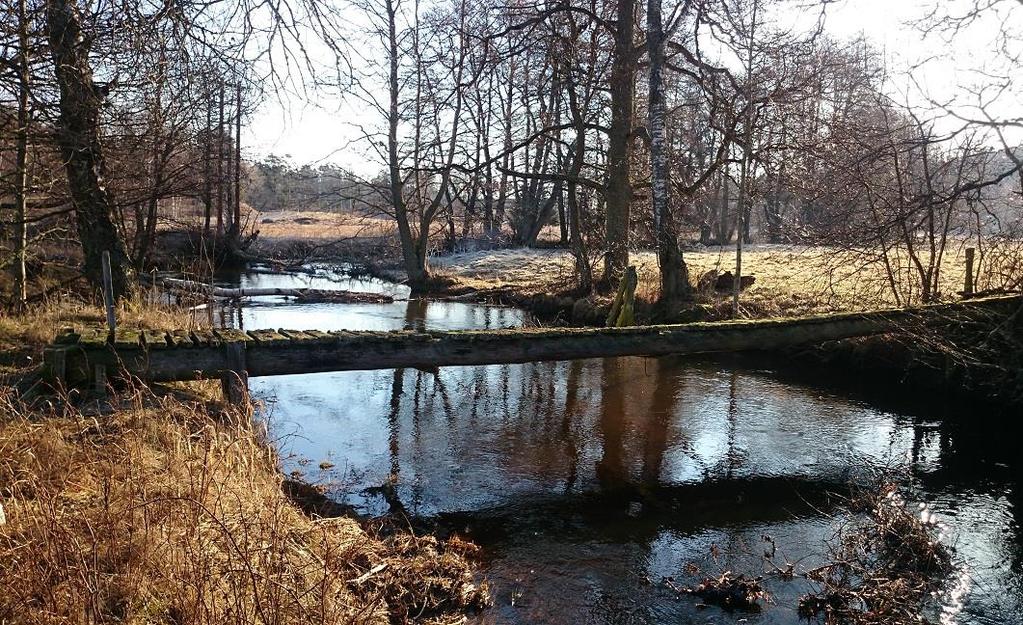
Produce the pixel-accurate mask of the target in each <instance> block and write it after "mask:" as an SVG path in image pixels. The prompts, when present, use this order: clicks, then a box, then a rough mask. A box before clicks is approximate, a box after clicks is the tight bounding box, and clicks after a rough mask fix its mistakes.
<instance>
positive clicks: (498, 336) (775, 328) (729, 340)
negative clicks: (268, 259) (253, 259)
mask: <svg viewBox="0 0 1023 625" xmlns="http://www.w3.org/2000/svg"><path fill="white" fill-rule="evenodd" d="M1020 301H1021V300H1020V296H1010V297H991V298H982V299H975V300H969V301H964V302H959V303H955V304H944V305H936V306H928V307H922V308H916V309H907V310H884V311H875V312H868V313H848V314H833V315H826V316H816V317H801V318H786V319H763V320H753V321H723V322H713V323H689V324H679V325H654V326H633V327H625V328H514V329H503V330H487V331H481V330H464V331H394V332H350V331H336V332H322V331H319V330H305V331H299V330H283V329H282V330H249V331H241V330H233V329H215V330H190V331H189V330H172V331H165V330H159V331H158V330H122V329H120V328H118V329H117V332H116V334H115V335H114V336H110V335H109V334H108V332H107V331H106V329H105V328H91V329H83V330H76V329H67V330H64V331H62V332H61V334H59V335H58V336H57V338H56V340H55V342H54V343H53V344H52V345H51V346H49V347H48V348H47V349H46V353H45V357H44V359H45V362H46V365H47V371H48V372H49V375H50V376H51V379H53V381H54V382H58V383H61V384H65V385H68V386H83V385H89V384H95V385H96V386H97V389H99V390H101V389H102V388H105V386H106V376H107V373H108V372H112V373H121V374H122V375H123V374H128V375H131V376H134V377H136V378H139V379H142V380H144V381H151V382H166V381H177V380H197V379H204V378H219V379H221V380H222V382H223V384H224V391H225V393H226V395H227V396H228V398H229V399H230V400H232V401H235V400H241V399H243V398H244V394H245V389H246V386H247V379H248V376H250V375H252V376H264V375H287V374H295V373H316V372H323V371H349V370H356V369H391V368H398V367H417V368H431V369H432V368H434V367H442V366H449V365H489V364H505V363H522V362H533V361H545V360H546V361H550V360H574V359H581V358H602V357H614V356H661V355H669V354H692V353H710V352H734V351H751V350H776V349H781V348H788V347H795V346H799V345H807V344H814V343H822V342H826V341H832V340H839V339H846V338H852V337H858V336H866V335H872V334H879V333H884V332H890V331H893V330H897V329H898V328H899V327H901V326H903V325H904V324H906V323H907V322H909V321H911V320H913V319H919V318H921V317H927V316H933V317H934V318H943V317H954V316H956V315H961V314H963V313H965V312H969V311H974V312H977V311H989V312H997V311H1011V310H1013V309H1014V308H1013V307H1015V306H1019V305H1020Z"/></svg>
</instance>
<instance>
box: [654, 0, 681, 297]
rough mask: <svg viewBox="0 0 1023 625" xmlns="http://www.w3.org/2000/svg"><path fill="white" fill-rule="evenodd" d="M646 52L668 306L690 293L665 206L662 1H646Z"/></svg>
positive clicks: (656, 202)
mask: <svg viewBox="0 0 1023 625" xmlns="http://www.w3.org/2000/svg"><path fill="white" fill-rule="evenodd" d="M646 19H647V53H648V55H649V56H650V79H649V89H648V95H647V98H648V99H647V116H648V121H647V123H648V126H649V129H650V187H651V205H652V207H653V213H654V215H653V216H654V231H655V232H656V234H657V259H658V261H659V264H660V270H661V304H662V306H665V307H667V308H668V309H670V308H672V307H674V306H675V305H676V304H677V302H678V300H679V299H680V298H681V297H682V296H684V295H686V294H688V292H689V271H688V269H687V268H686V264H685V261H684V260H683V258H682V250H681V249H679V246H678V238H677V237H676V235H675V228H674V227H673V220H672V216H671V214H670V212H669V209H668V192H669V191H668V155H667V152H666V148H665V128H664V116H665V101H664V100H665V97H664V80H663V72H664V27H663V24H662V21H661V0H647V17H646Z"/></svg>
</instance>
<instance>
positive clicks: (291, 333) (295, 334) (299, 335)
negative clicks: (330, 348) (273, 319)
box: [277, 328, 319, 341]
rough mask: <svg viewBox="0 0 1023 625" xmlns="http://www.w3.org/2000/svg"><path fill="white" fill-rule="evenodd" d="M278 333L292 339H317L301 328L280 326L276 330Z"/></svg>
mask: <svg viewBox="0 0 1023 625" xmlns="http://www.w3.org/2000/svg"><path fill="white" fill-rule="evenodd" d="M277 332H278V333H279V334H282V335H284V336H286V337H288V339H290V340H292V341H318V340H319V339H318V338H317V337H315V336H313V335H312V334H309V333H308V332H303V331H302V330H285V329H284V328H281V329H279V330H277Z"/></svg>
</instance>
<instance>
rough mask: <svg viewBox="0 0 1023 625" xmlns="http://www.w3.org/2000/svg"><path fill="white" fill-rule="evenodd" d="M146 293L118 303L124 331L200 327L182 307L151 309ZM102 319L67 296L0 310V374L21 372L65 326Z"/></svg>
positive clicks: (102, 315)
mask: <svg viewBox="0 0 1023 625" xmlns="http://www.w3.org/2000/svg"><path fill="white" fill-rule="evenodd" d="M147 298H148V294H147V293H141V294H139V295H138V296H137V297H136V298H135V299H132V300H128V301H124V302H121V303H120V304H119V305H118V307H117V310H116V315H117V321H118V324H120V326H121V327H125V328H182V329H191V328H193V327H196V326H197V325H200V323H199V321H200V320H199V318H197V317H194V316H193V315H192V313H191V312H190V311H188V310H187V309H185V308H178V307H173V306H155V305H152V304H151V303H150V302H149V301H148V299H147ZM104 323H106V316H105V313H104V312H103V309H101V308H100V307H99V306H97V305H95V304H91V303H86V302H84V301H82V300H79V299H77V298H75V297H73V296H71V295H69V294H63V295H62V296H61V297H60V298H59V299H57V298H54V299H52V300H48V301H46V302H43V303H40V304H35V305H33V306H31V307H29V308H28V309H27V310H25V311H22V312H19V313H10V312H6V311H2V310H0V354H2V355H0V375H4V374H8V375H11V374H16V373H23V372H24V370H25V369H26V368H31V367H32V366H33V365H34V364H35V363H36V362H38V360H39V356H40V355H41V354H42V348H43V346H44V345H46V344H47V343H49V342H50V341H52V340H53V337H54V336H56V334H57V332H58V331H59V330H60V329H61V328H64V327H69V326H88V325H102V324H104Z"/></svg>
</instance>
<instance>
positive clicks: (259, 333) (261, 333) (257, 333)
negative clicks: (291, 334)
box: [249, 330, 290, 347]
mask: <svg viewBox="0 0 1023 625" xmlns="http://www.w3.org/2000/svg"><path fill="white" fill-rule="evenodd" d="M249 336H251V337H252V338H253V339H255V340H256V344H257V346H258V347H268V346H274V345H285V344H287V343H289V342H290V341H289V340H288V337H286V336H284V335H283V334H281V333H279V332H277V331H275V330H249Z"/></svg>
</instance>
